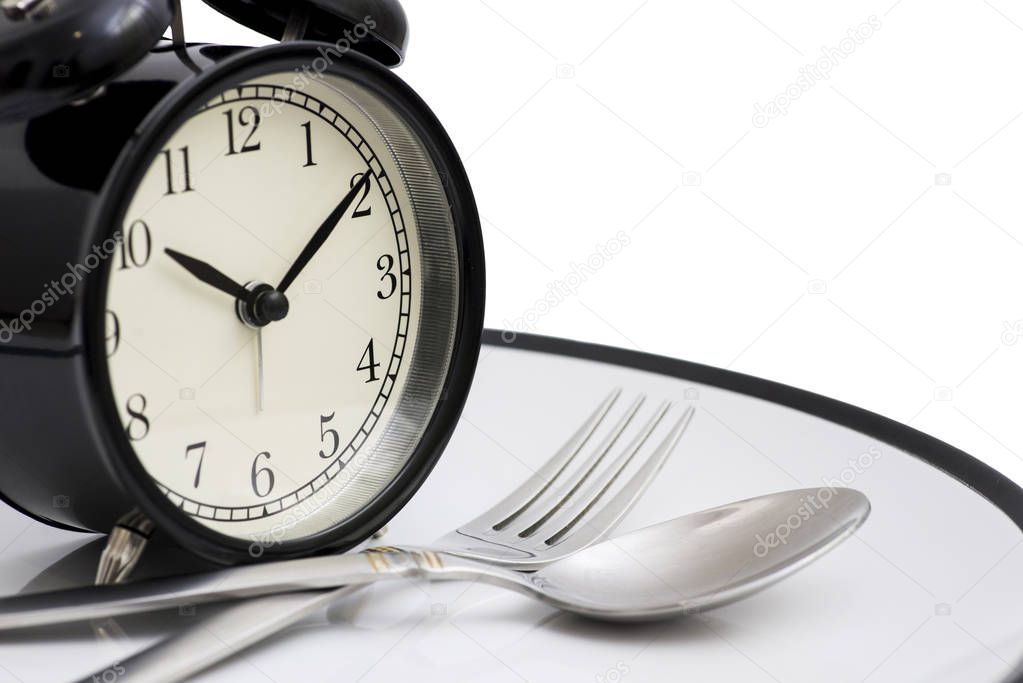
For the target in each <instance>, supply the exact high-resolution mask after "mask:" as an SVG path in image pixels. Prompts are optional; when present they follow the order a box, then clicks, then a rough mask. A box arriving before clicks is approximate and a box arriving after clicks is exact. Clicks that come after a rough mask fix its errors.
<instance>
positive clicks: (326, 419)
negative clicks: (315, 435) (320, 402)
mask: <svg viewBox="0 0 1023 683" xmlns="http://www.w3.org/2000/svg"><path fill="white" fill-rule="evenodd" d="M333 419H334V413H331V414H330V415H320V444H323V442H324V439H326V438H327V437H328V436H329V437H330V440H331V442H332V443H333V444H334V445H333V446H332V447H331V449H330V452H329V453H327V452H326V451H322V450H321V451H320V457H321V458H323V459H324V460H329V459H330V458H333V457H334V456H335V455H337V450H338V449H339V448H341V437H340V436H338V433H337V430H335V429H331V428H329V427H326V425H327V424H328V423H330V422H331V421H332V420H333Z"/></svg>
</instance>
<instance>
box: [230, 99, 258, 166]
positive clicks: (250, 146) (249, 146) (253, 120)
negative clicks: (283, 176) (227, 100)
mask: <svg viewBox="0 0 1023 683" xmlns="http://www.w3.org/2000/svg"><path fill="white" fill-rule="evenodd" d="M246 114H248V116H246ZM224 116H226V117H227V156H233V155H235V154H244V153H246V152H257V151H259V149H260V148H261V147H262V143H260V142H252V136H253V135H255V134H256V131H257V130H259V121H260V119H259V110H258V109H256V108H255V107H253V106H252V105H249V106H248V107H243V108H242V110H241V111H240V112H238V125H239V126H241V127H243V128H248V127H250V126H251V127H252V130H250V131H249V135H248V137H246V138H245V142H244V143H242V148H241V149H240V150H239V149H235V144H234V110H233V109H228V110H227V111H225V112H224Z"/></svg>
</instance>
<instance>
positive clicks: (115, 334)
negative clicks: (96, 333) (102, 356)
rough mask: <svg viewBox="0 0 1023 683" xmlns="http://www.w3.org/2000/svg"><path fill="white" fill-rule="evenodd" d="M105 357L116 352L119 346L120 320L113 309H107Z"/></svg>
mask: <svg viewBox="0 0 1023 683" xmlns="http://www.w3.org/2000/svg"><path fill="white" fill-rule="evenodd" d="M106 323H107V337H106V340H107V358H110V356H112V355H114V354H115V353H117V349H119V348H121V320H120V319H119V318H118V317H117V314H116V313H114V312H113V311H107V315H106Z"/></svg>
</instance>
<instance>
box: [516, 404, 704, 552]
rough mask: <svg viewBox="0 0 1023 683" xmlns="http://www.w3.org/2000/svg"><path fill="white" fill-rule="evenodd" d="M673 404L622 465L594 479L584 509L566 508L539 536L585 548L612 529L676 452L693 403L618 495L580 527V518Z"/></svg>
mask: <svg viewBox="0 0 1023 683" xmlns="http://www.w3.org/2000/svg"><path fill="white" fill-rule="evenodd" d="M669 407H670V406H669V405H666V406H664V407H663V408H662V410H660V411H659V412H658V414H657V415H655V416H654V418H653V419H652V420H651V421H650V422H649V423H648V425H647V428H646V429H644V432H643V433H641V434H640V435H638V436H637V437H636V439H635V440H634V441H633V444H635V449H631V448H630V451H631V452H629V451H627V452H626V455H624V456H622V457H621V458H620V459H619V463H618V465H616V466H615V467H614V468H609V471H608V472H605V476H604V477H603V478H602V479H601V480H598V481H595V482H594V483H593V485H592V487H591V489H590V490H589V491H588V492H587V496H588V497H587V498H584V499H583V500H584V501H585V505H584V507H583V509H581V510H580V511H579V512H578V513H575V514H573V513H574V510H566V511H565V512H564V513H563V514H561V515H559V516H558V517H556V518H554V519H552V520H551V521H550V522H549V523H548V524H546V525H544V527H541V528H540V529H538V530H537V532H536V533H535V537H536V539H538V540H539V539H543V543H544V544H545V545H547V546H554V545H557V544H559V543H562V542H565V541H567V540H569V539H570V540H571V544H572V546H574V547H578V548H582V547H586V546H588V545H590V544H591V543H594V542H596V541H597V540H599V539H600V538H602V537H604V536H606V535H607V534H608V533H610V532H611V531H612V530H613V529H614V528H615V527H616V526H617V525H618V523H619V522H620V521H621V519H622V518H623V517H624V516H625V515H626V513H628V512H629V510H631V509H632V507H633V505H634V504H635V503H636V501H637V500H639V497H640V496H641V495H642V494H643V492H644V491H646V489H647V487H648V486H649V485H650V483H651V482H652V481H653V479H654V477H656V476H657V473H658V472H660V470H661V467H663V466H664V463H665V462H666V461H667V459H668V456H670V455H671V454H672V452H674V450H675V447H676V446H677V445H678V442H679V441H680V440H681V438H682V435H683V434H685V431H686V429H687V428H688V427H689V424H690V422H692V419H693V415H695V413H696V409H695V408H694V407H693V406H690V407H689V408H687V409H686V411H685V412H684V413H683V414H682V417H681V418H679V420H678V421H677V422H676V423H675V424H674V426H673V427H672V429H671V431H669V432H668V435H667V436H666V437H665V438H664V440H662V441H661V443H660V444H659V445H658V446H657V448H656V449H655V450H654V452H653V453H652V454H651V455H650V457H649V458H648V459H647V462H646V463H645V464H644V465H643V467H642V468H640V470H639V471H638V472H636V474H635V475H633V477H632V479H630V480H629V481H628V483H626V484H625V485H624V486H623V487H622V489H621V490H620V491H619V492H618V493H617V494H616V495H615V496H614V498H612V499H611V500H610V501H608V502H607V503H605V504H604V505H603V506H602V507H600V508H596V509H597V512H596V514H594V515H593V517H591V519H590V520H589V522H588V523H586V524H584V525H582V526H581V527H580V526H579V522H580V521H581V520H582V519H583V518H584V517H585V516H586V514H587V513H588V512H590V511H591V510H593V509H594V508H595V505H596V504H597V503H598V501H599V500H600V499H601V498H603V496H604V495H605V494H606V493H607V491H608V490H609V489H610V488H611V485H612V484H613V483H614V481H615V480H616V479H617V478H618V476H619V475H620V474H621V472H622V470H624V469H625V466H626V465H628V463H629V462H630V461H631V460H632V458H633V457H634V456H635V455H636V453H638V452H639V451H640V450H641V449H642V448H643V445H644V444H645V442H646V441H647V439H649V437H650V434H651V433H652V432H653V431H654V429H655V428H656V427H657V424H658V423H660V421H661V420H662V419H663V417H664V415H665V414H666V413H667V411H668V408H669ZM577 527H578V528H577ZM562 550H567V549H562ZM569 552H570V551H569Z"/></svg>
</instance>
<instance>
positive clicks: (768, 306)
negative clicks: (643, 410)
mask: <svg viewBox="0 0 1023 683" xmlns="http://www.w3.org/2000/svg"><path fill="white" fill-rule="evenodd" d="M184 2H185V7H184V10H185V22H186V28H187V30H188V38H189V40H193V41H210V42H220V43H239V44H250V45H254V44H264V43H267V42H270V41H269V40H268V39H266V38H263V37H262V36H258V35H256V34H253V33H251V32H249V31H246V30H244V29H242V28H239V27H237V26H235V25H233V24H232V23H231V22H230V21H229V20H227V19H225V18H223V17H221V16H219V15H218V14H216V13H215V12H214V11H212V10H210V9H209V8H208V7H207V6H205V5H204V4H203V3H201V2H200V1H199V0H184ZM405 7H406V10H407V12H408V14H409V20H410V24H411V27H412V40H411V44H410V48H409V54H408V59H407V62H406V64H405V65H403V66H402V67H400V69H399V71H398V73H399V74H400V75H401V76H402V77H403V78H404V79H405V80H407V81H408V82H409V83H410V84H411V85H412V86H413V87H414V88H415V89H416V90H417V91H418V92H419V93H420V94H421V95H422V96H423V97H424V99H426V101H427V102H428V103H429V104H430V105H431V106H432V107H433V108H434V110H435V111H436V113H437V114H438V116H439V117H440V118H441V120H442V121H443V122H444V124H445V126H446V127H447V129H448V131H449V133H450V135H451V136H452V138H453V139H454V141H455V144H456V145H457V147H458V149H459V150H460V152H461V154H462V157H463V159H464V160H465V163H466V166H467V168H468V171H469V174H470V176H471V179H472V182H473V185H474V188H475V191H476V194H477V199H478V202H479V208H480V213H481V215H482V216H483V219H484V230H485V236H486V246H487V250H488V252H487V257H488V268H489V277H488V283H489V285H488V286H489V301H488V312H487V324H488V325H489V326H491V327H512V328H516V329H520V330H529V331H534V332H537V333H541V334H549V335H557V336H564V337H572V338H577V339H584V340H590V341H596V342H601V343H606V344H613V345H618V346H625V347H631V348H637V349H641V350H643V351H649V352H653V353H660V354H666V355H670V356H676V357H680V358H684V359H687V360H691V361H697V362H702V363H707V364H710V365H716V366H721V367H727V368H731V369H734V370H738V371H741V372H745V373H749V374H753V375H758V376H762V377H767V378H770V379H774V380H778V381H781V382H785V383H788V384H792V385H795V386H798V387H802V388H806V389H810V390H812V391H815V392H819V393H822V394H826V395H829V396H832V397H835V398H839V399H842V400H845V401H848V402H850V403H853V404H856V405H859V406H862V407H864V408H868V409H870V410H873V411H876V412H879V413H881V414H883V415H886V416H889V417H891V418H894V419H896V420H899V421H901V422H904V423H908V424H910V425H912V426H914V427H916V428H918V429H921V430H923V431H925V432H928V433H931V434H933V435H935V436H937V437H939V438H941V439H943V440H945V441H948V442H950V443H952V444H954V445H956V446H958V447H960V448H963V449H965V450H966V451H968V452H970V453H972V454H974V455H975V456H977V457H978V458H980V459H982V460H985V461H987V462H988V463H990V464H992V465H994V466H995V467H997V468H998V469H1000V470H1002V471H1003V472H1005V473H1007V474H1008V475H1010V476H1012V477H1013V478H1015V479H1016V480H1017V481H1023V463H1021V460H1020V458H1019V456H1018V455H1017V453H1018V452H1019V451H1020V449H1021V448H1023V423H1021V422H1020V420H1019V419H1018V409H1019V398H1018V396H1019V394H1018V385H1019V380H1018V377H1019V376H1020V373H1021V370H1023V355H1021V354H1023V342H1021V343H1018V344H1017V343H1016V338H1017V335H1023V323H1020V324H1019V325H1018V326H1017V321H1020V320H1023V298H1021V296H1020V294H1021V293H1023V272H1021V269H1020V268H1019V264H1020V261H1021V259H1023V226H1021V225H1020V222H1021V220H1023V206H1021V204H1020V202H1019V201H1018V196H1019V194H1018V186H1019V183H1020V180H1021V179H1023V169H1021V168H1020V164H1019V162H1018V158H1019V154H1018V150H1019V149H1020V148H1021V146H1023V121H1021V120H1020V119H1021V118H1023V84H1021V83H1023V79H1021V78H1020V75H1019V72H1020V70H1021V68H1023V67H1021V65H1023V9H1021V8H1019V7H1015V6H1013V4H1012V3H1009V2H1007V1H1006V0H992V1H990V2H989V1H987V0H961V1H954V0H948V1H941V2H924V0H898V1H896V0H884V1H883V2H858V3H821V2H810V1H809V0H806V1H803V2H788V3H785V4H784V5H779V4H778V3H769V2H763V1H756V0H741V1H740V2H720V3H708V2H695V1H687V2H677V1H675V0H645V1H644V0H622V1H621V2H616V3H594V2H592V1H590V2H584V1H583V0H573V1H565V0H559V1H558V2H551V1H550V0H543V1H541V0H485V1H484V0H461V1H459V2H445V3H438V2H435V1H434V2H430V1H428V0H406V2H405ZM864 24H866V25H867V26H868V27H870V28H869V30H868V29H866V28H863V25H864ZM861 28H862V33H860V34H859V35H860V37H859V38H858V39H857V40H855V41H850V40H844V39H847V38H848V36H849V31H850V30H851V31H853V32H854V33H856V32H857V31H858V30H860V29H861ZM864 34H867V35H868V36H869V37H863V35H864ZM843 40H844V42H843ZM850 46H851V49H850ZM825 55H829V56H827V57H826V56H825ZM821 59H824V60H825V61H827V62H828V63H829V65H830V67H831V68H830V74H829V77H828V78H826V79H820V80H818V79H817V78H816V77H813V80H812V81H804V82H803V84H802V85H800V84H799V79H800V76H801V74H802V73H804V72H803V71H801V69H804V67H807V66H808V65H814V64H815V63H817V62H818V61H819V60H821ZM824 68H826V66H825V67H824ZM793 84H795V85H796V87H794V88H793V89H792V90H793V93H794V94H795V95H797V96H795V97H791V98H790V99H791V102H790V103H789V105H788V106H787V109H786V113H785V114H784V115H779V116H777V117H775V118H773V119H770V120H768V121H764V120H759V121H757V122H756V123H759V124H764V123H765V122H766V124H767V125H760V126H758V125H755V123H754V120H753V118H754V113H755V111H756V108H755V107H756V105H757V104H760V105H762V106H766V105H767V104H768V103H769V102H771V101H772V100H774V99H775V98H776V96H778V95H779V94H782V93H785V92H786V91H787V90H788V89H789V88H790V86H791V85H793ZM619 231H624V233H625V234H626V235H627V236H628V241H629V243H628V245H627V246H626V247H625V248H624V249H622V250H621V251H620V252H619V253H618V254H617V255H615V256H613V257H611V258H607V257H603V256H601V257H596V258H595V260H594V262H595V263H597V264H598V267H596V268H595V269H593V270H592V271H591V272H585V279H584V281H581V282H580V281H579V280H580V278H579V277H578V273H579V272H580V269H578V268H577V266H581V265H582V264H585V263H587V261H588V260H589V259H590V257H591V256H592V255H593V254H599V253H600V247H601V246H605V245H608V244H609V242H610V241H611V240H614V239H617V238H616V235H617V234H618V233H619ZM563 281H571V282H574V283H575V284H576V285H577V286H575V287H574V288H573V290H574V291H573V293H571V294H570V295H569V296H566V297H564V298H563V300H562V301H560V302H559V303H558V304H557V305H555V306H553V307H549V306H541V307H538V306H537V302H538V301H539V300H541V299H543V298H544V297H545V295H546V294H547V293H548V287H549V285H550V284H551V283H555V282H563ZM541 313H542V314H541Z"/></svg>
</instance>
